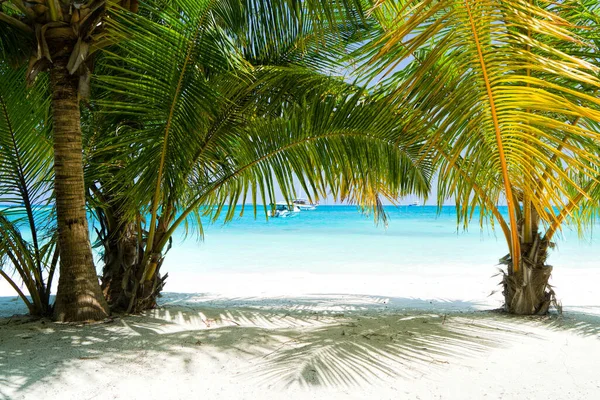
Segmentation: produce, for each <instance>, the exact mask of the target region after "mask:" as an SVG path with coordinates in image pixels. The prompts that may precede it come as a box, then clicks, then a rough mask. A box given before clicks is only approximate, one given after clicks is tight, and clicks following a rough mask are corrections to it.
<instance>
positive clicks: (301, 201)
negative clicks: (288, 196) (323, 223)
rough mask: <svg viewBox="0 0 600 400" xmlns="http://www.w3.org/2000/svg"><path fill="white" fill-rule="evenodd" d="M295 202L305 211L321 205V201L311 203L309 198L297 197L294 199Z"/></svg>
mask: <svg viewBox="0 0 600 400" xmlns="http://www.w3.org/2000/svg"><path fill="white" fill-rule="evenodd" d="M293 203H294V205H295V206H297V207H298V208H299V209H301V210H304V211H312V210H316V209H317V206H318V205H319V203H311V202H310V201H308V200H307V199H295V200H294V201H293Z"/></svg>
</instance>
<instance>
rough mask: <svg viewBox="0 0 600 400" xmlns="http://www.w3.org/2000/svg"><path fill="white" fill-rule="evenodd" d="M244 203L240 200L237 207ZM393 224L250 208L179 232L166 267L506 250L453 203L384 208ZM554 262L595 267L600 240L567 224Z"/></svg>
mask: <svg viewBox="0 0 600 400" xmlns="http://www.w3.org/2000/svg"><path fill="white" fill-rule="evenodd" d="M239 209H240V207H238V210H239ZM386 212H387V214H388V217H389V220H388V225H387V227H385V226H383V225H382V224H379V225H376V224H375V223H374V221H373V218H372V217H369V216H365V215H362V214H361V213H360V212H359V211H358V210H357V208H356V207H354V206H324V205H321V206H319V207H318V208H317V210H315V211H302V212H301V213H299V214H298V215H297V216H295V217H293V218H272V219H270V220H269V221H265V219H264V216H262V214H260V213H259V216H258V218H257V219H254V216H253V213H252V210H251V209H247V211H246V213H245V214H244V216H243V217H241V218H236V219H234V220H233V221H232V222H230V223H228V224H223V223H222V221H221V222H217V223H215V224H211V225H207V226H205V227H204V229H205V237H204V240H203V241H200V240H198V239H197V237H196V236H193V235H189V236H188V237H187V239H185V240H184V236H185V233H184V230H183V229H180V230H179V232H178V234H177V235H176V237H175V240H174V243H173V248H172V249H171V251H170V252H169V254H168V255H167V258H166V260H165V264H164V269H165V271H178V270H188V271H190V272H191V271H194V272H197V273H202V272H258V271H265V272H268V271H273V272H275V271H277V272H284V271H286V272H287V271H289V272H299V271H302V272H327V273H390V272H410V271H411V270H418V269H419V268H422V267H427V268H428V269H429V268H437V267H439V268H445V267H463V268H465V267H467V268H468V267H470V266H473V267H476V266H481V265H485V266H488V267H489V266H493V265H496V264H497V263H498V259H499V258H500V257H502V256H504V255H505V254H506V253H507V247H506V244H505V242H504V237H503V235H502V232H501V231H500V230H499V229H498V230H497V231H496V232H494V231H492V230H491V229H490V228H489V227H484V228H483V230H482V229H481V228H480V227H479V224H478V221H474V222H473V223H472V225H470V227H469V229H468V231H465V230H464V229H463V228H462V226H461V227H459V228H457V224H456V214H455V208H454V207H453V206H446V207H443V209H442V211H441V212H440V213H438V211H437V208H436V207H434V206H413V207H409V206H399V207H393V206H388V207H386ZM557 245H558V246H557V248H556V249H555V250H554V251H553V253H552V255H551V257H550V260H549V263H550V264H553V265H556V266H559V265H560V267H561V268H562V267H567V268H568V267H575V268H591V267H597V266H598V263H597V261H596V260H597V258H598V254H600V242H598V241H597V240H594V239H593V238H591V237H589V236H588V238H587V239H586V240H583V241H582V240H579V238H578V236H577V233H576V232H573V231H571V230H569V229H568V228H566V229H565V231H564V232H563V234H562V236H561V237H560V238H559V237H557Z"/></svg>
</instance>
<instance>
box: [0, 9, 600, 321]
mask: <svg viewBox="0 0 600 400" xmlns="http://www.w3.org/2000/svg"><path fill="white" fill-rule="evenodd" d="M0 16H1V19H2V31H1V38H2V44H1V46H2V55H3V61H2V62H3V64H2V67H3V68H4V70H6V71H8V64H11V65H23V61H25V60H27V59H28V58H29V65H28V67H27V70H26V73H25V74H24V75H23V71H22V70H21V72H19V73H12V72H11V73H10V74H8V73H7V74H5V76H3V79H6V81H5V83H6V88H10V91H9V92H3V104H4V109H3V111H4V113H3V130H2V133H3V134H4V137H3V140H5V141H8V140H13V143H12V146H11V145H10V142H6V143H8V144H9V146H3V150H4V151H5V154H4V157H5V159H6V160H8V159H9V158H11V159H12V158H14V157H16V159H17V161H16V163H15V162H12V163H8V164H6V165H8V166H9V169H6V171H5V172H4V173H6V176H7V179H6V180H4V179H3V182H2V184H3V185H4V188H3V189H4V190H5V193H7V195H8V193H17V195H18V198H19V200H17V202H18V203H23V204H24V207H25V214H26V215H27V218H26V220H27V224H28V226H29V229H30V230H31V231H32V232H34V234H33V237H32V239H31V245H30V244H25V239H23V236H22V235H21V234H20V233H19V231H18V229H17V228H16V225H15V224H14V223H13V222H11V221H10V220H9V219H6V226H7V228H8V229H7V230H6V232H7V236H6V239H5V245H4V247H3V249H4V250H3V254H5V255H6V257H8V259H11V265H12V267H13V268H15V269H16V270H17V271H18V273H19V276H20V277H21V279H23V280H24V281H25V282H26V287H27V288H28V291H29V294H30V295H31V297H32V299H33V298H34V297H36V298H38V300H32V301H33V303H31V304H30V305H31V307H30V310H32V312H36V313H41V314H43V313H47V312H48V311H49V305H48V304H47V302H48V300H47V299H48V295H49V291H48V289H47V287H48V282H47V281H51V280H52V277H53V275H54V268H55V267H54V265H56V262H57V260H58V259H60V271H59V272H60V273H59V289H58V295H57V300H56V303H55V305H54V313H55V316H56V318H57V319H58V320H93V319H102V318H104V317H105V316H106V315H108V303H107V302H106V299H105V295H106V297H107V298H108V300H109V302H110V303H111V304H112V305H113V307H115V308H116V309H121V310H126V311H129V312H132V311H141V310H144V309H147V308H152V307H154V306H155V305H156V296H157V295H158V294H159V293H160V290H161V288H162V286H163V284H164V278H165V277H164V276H161V275H160V266H161V263H162V261H163V259H164V256H165V254H166V252H167V251H168V249H169V246H170V239H171V237H172V235H173V232H174V231H175V229H176V228H177V227H178V226H180V225H182V224H185V223H186V221H188V220H189V218H192V217H193V218H194V219H195V221H196V224H195V225H196V226H200V227H201V226H202V225H201V222H202V221H201V219H202V218H203V217H204V218H205V219H206V220H208V221H210V220H214V219H216V218H218V216H219V215H220V213H221V212H222V210H223V209H224V208H226V209H227V210H228V211H227V219H231V218H232V217H233V216H234V215H233V213H234V210H235V209H234V207H226V206H232V205H235V204H236V203H237V202H238V201H240V200H242V201H243V202H245V200H246V196H250V198H251V200H252V203H253V204H254V214H255V215H256V214H257V208H256V206H257V205H258V204H260V203H262V204H263V205H266V204H268V203H270V202H273V201H274V188H275V187H276V186H278V187H279V188H280V189H281V191H282V193H283V195H284V196H285V197H286V198H288V199H289V198H291V197H292V196H293V194H294V192H295V191H296V189H297V186H298V184H297V183H296V182H299V186H300V187H301V188H302V189H303V191H305V192H306V193H307V194H308V195H309V197H311V198H314V199H318V198H319V197H322V196H326V195H327V193H328V191H330V192H331V193H332V194H333V196H334V197H335V198H337V199H340V200H349V201H351V202H355V203H357V204H359V205H360V206H361V207H363V208H365V209H366V208H373V209H374V211H375V214H376V215H379V216H382V215H383V214H382V213H381V210H380V208H379V205H380V204H381V203H380V201H381V197H387V198H389V199H390V200H392V201H394V200H395V199H397V198H399V197H400V196H402V195H406V194H408V193H417V194H419V195H421V196H426V195H427V193H428V189H429V184H430V183H429V182H430V180H431V178H432V171H435V172H436V174H437V182H438V190H437V193H438V201H439V203H440V204H442V202H443V201H444V200H445V199H446V198H453V199H455V201H456V204H457V221H458V223H459V224H463V225H464V226H467V224H468V223H469V221H470V220H471V219H472V217H473V213H474V212H475V210H479V212H480V215H479V221H480V224H481V225H483V224H484V223H486V221H489V222H490V223H491V224H498V225H499V226H500V228H501V230H502V232H503V234H504V236H505V238H506V240H507V243H508V247H509V256H507V257H505V258H504V259H503V262H504V263H505V264H507V266H508V270H507V273H506V275H505V278H504V293H505V299H506V309H507V311H509V312H512V313H517V314H536V313H541V314H543V313H545V312H547V310H548V308H549V306H550V304H551V303H552V302H553V301H554V297H553V292H552V290H551V289H550V288H549V287H548V279H549V276H550V272H551V267H549V266H547V265H546V259H547V256H548V249H549V247H551V243H552V238H553V235H554V234H555V233H556V232H557V231H558V230H559V229H560V227H561V226H562V224H564V223H572V224H575V225H577V226H578V227H580V228H581V229H583V228H584V227H586V226H589V224H590V223H591V222H593V220H594V216H595V210H596V209H597V199H598V196H596V195H595V192H596V191H597V184H596V183H597V170H598V154H599V152H598V150H599V149H598V137H597V135H598V133H597V132H598V122H599V121H600V111H599V105H600V101H599V100H598V98H597V96H596V93H597V92H596V90H597V88H598V86H599V85H600V81H599V80H598V78H597V75H598V71H599V69H598V66H597V60H596V58H595V56H594V54H595V51H596V49H597V45H598V36H597V35H598V34H597V31H596V30H594V29H592V26H593V24H595V23H597V22H598V17H597V9H595V6H594V4H592V2H578V1H573V2H563V3H561V4H560V5H555V4H545V3H544V4H537V3H535V4H534V3H528V2H520V1H509V2H505V1H502V2H500V1H493V0H486V1H477V2H469V1H467V2H454V1H441V2H439V1H438V2H432V1H382V2H377V3H375V4H368V3H362V2H358V1H357V2H343V3H330V2H325V1H308V2H302V3H297V2H293V1H289V2H288V1H283V0H282V1H281V2H280V3H277V4H266V3H263V2H248V3H245V2H240V1H216V2H192V1H184V0H180V1H173V2H167V3H163V2H147V3H142V4H138V3H137V2H125V3H123V4H117V3H113V2H104V1H96V2H90V3H86V4H79V3H77V4H76V3H73V4H71V3H69V2H66V3H65V2H58V1H48V2H43V3H35V4H33V3H31V4H29V3H22V2H20V1H14V2H12V1H11V2H3V3H2V13H1V14H0ZM325 43H326V44H327V47H326V49H327V50H326V51H324V50H323V49H324V44H325ZM348 52H350V54H348ZM30 54H33V55H31V56H30ZM354 66H356V71H357V76H360V79H358V80H357V82H355V83H353V84H350V83H347V82H345V81H344V80H343V79H342V77H341V76H339V74H338V77H335V76H333V75H335V72H336V71H339V70H340V69H341V70H345V71H348V70H350V71H351V70H353V68H354ZM46 70H49V72H50V73H49V74H48V77H47V78H46V77H45V76H44V75H45V73H44V71H46ZM19 74H21V75H20V76H21V77H23V78H19ZM382 74H383V75H384V79H383V80H382V82H381V83H380V84H378V85H376V86H373V85H372V81H373V80H375V79H381V76H382ZM19 79H21V80H19ZM46 80H47V82H46ZM38 81H39V82H38ZM25 82H27V83H28V84H29V85H32V84H34V83H35V85H34V87H33V88H31V89H29V91H27V92H25V89H24V84H25ZM4 90H7V89H4ZM23 93H26V94H24V95H23ZM29 93H31V94H29ZM48 96H49V97H48ZM28 98H29V99H30V100H31V103H29V104H28V105H27V107H28V108H25V107H21V106H20V102H22V101H23V100H24V99H28ZM49 98H52V101H51V102H50V101H49V100H48V99H49ZM84 98H89V100H87V101H88V103H87V106H86V107H85V108H84V109H83V112H82V113H80V111H79V110H80V106H79V102H80V100H81V99H84ZM15 99H16V100H15ZM11 101H12V104H11V103H10V102H11ZM38 104H42V105H41V106H39V105H38ZM27 109H31V110H33V115H32V113H31V112H30V113H27V112H25V110H27ZM11 113H14V116H13V115H12V114H11ZM28 118H29V119H28ZM13 121H17V122H18V123H15V122H13ZM13 126H14V127H17V128H19V129H21V131H19V130H18V129H14V128H13ZM20 127H22V128H20ZM82 129H83V132H84V134H85V135H82ZM49 132H52V135H51V139H50V138H49ZM18 135H22V136H20V137H19V138H18V140H21V141H23V142H24V143H28V144H30V145H31V146H35V147H36V148H39V149H40V150H39V152H37V151H36V152H33V153H35V154H31V153H32V152H28V153H27V157H32V159H31V161H29V160H25V158H23V155H21V154H20V150H19V148H20V146H18V145H16V144H15V143H17V142H16V140H17V136H18ZM83 136H85V147H86V148H85V159H84V157H83V156H82V155H83V154H84V153H83ZM38 142H39V143H38ZM50 143H51V144H52V148H53V153H54V163H53V171H54V174H53V175H52V172H51V171H49V170H48V168H49V166H50V164H49V161H48V157H49V154H51V152H50V150H49V148H48V146H49V144H50ZM43 146H45V147H43ZM42 149H43V150H42ZM17 156H18V157H17ZM19 157H21V158H23V161H19ZM23 162H31V163H37V164H36V165H38V164H39V166H36V167H32V168H31V169H30V168H24V164H23ZM84 163H85V170H86V178H85V179H86V184H87V188H88V189H89V193H88V195H87V198H88V204H89V206H90V208H91V209H93V210H95V212H96V218H97V219H98V220H99V221H100V227H101V228H100V230H99V240H100V243H99V245H101V246H103V252H104V261H105V266H104V271H103V282H102V287H103V290H104V295H103V293H102V291H101V289H100V286H99V285H98V283H97V279H96V276H95V269H94V266H93V262H92V252H91V251H92V250H91V246H90V243H89V237H88V228H87V220H86V215H85V197H86V187H85V184H84V179H83V171H84ZM50 176H52V178H50ZM8 177H9V178H10V180H9V179H8ZM50 179H52V180H53V185H52V186H50V185H48V182H49V180H50ZM296 179H297V181H296ZM5 183H6V184H5ZM499 183H501V185H499ZM40 188H43V189H40ZM50 188H52V196H51V199H52V200H51V202H50V203H51V204H52V205H56V227H57V232H58V234H57V240H58V248H59V249H60V257H58V253H57V252H56V251H54V250H55V247H54V246H55V245H54V244H53V241H52V238H53V237H54V236H53V235H52V234H51V231H49V233H48V235H47V238H48V239H47V242H46V241H44V242H43V243H42V242H41V241H40V240H38V238H37V235H36V233H35V232H36V231H37V229H36V228H35V220H36V216H35V207H34V206H35V205H36V204H35V198H37V197H39V196H40V193H41V192H45V193H46V194H48V193H50ZM149 188H152V189H151V190H149ZM32 191H33V193H32ZM45 197H48V195H46V196H45ZM3 201H4V196H3ZM502 201H506V203H507V205H508V208H509V213H508V221H506V220H505V218H504V217H503V216H502V215H501V214H500V213H499V212H498V209H497V205H498V204H499V203H501V202H502ZM146 213H148V214H149V220H148V221H146V220H145V215H146ZM50 225H51V224H50ZM9 233H10V235H9ZM18 248H23V249H25V248H26V249H27V252H26V254H29V256H28V257H27V258H25V259H24V260H20V259H17V258H16V257H15V255H16V254H17V253H16V250H15V249H18ZM15 261H16V262H17V263H16V264H15ZM44 268H46V272H44ZM40 271H42V272H41V273H40ZM3 275H4V276H5V277H6V273H3ZM44 276H46V277H45V278H44ZM21 294H22V297H23V298H25V297H26V296H25V293H21ZM43 299H46V300H43Z"/></svg>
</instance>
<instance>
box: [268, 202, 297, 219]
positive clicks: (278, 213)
mask: <svg viewBox="0 0 600 400" xmlns="http://www.w3.org/2000/svg"><path fill="white" fill-rule="evenodd" d="M299 212H300V207H298V206H297V205H295V204H287V203H275V204H271V211H270V212H269V216H270V217H272V218H289V217H295V216H296V215H298V213H299Z"/></svg>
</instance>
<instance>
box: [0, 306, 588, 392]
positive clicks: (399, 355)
mask: <svg viewBox="0 0 600 400" xmlns="http://www.w3.org/2000/svg"><path fill="white" fill-rule="evenodd" d="M372 300H373V301H374V302H375V301H376V299H375V298H374V299H372ZM293 304H294V302H292V303H290V305H289V306H288V308H287V309H286V308H285V307H280V308H274V309H271V310H268V309H262V308H256V307H247V306H246V307H223V305H219V304H213V303H211V304H208V303H203V304H198V303H196V304H195V305H194V306H190V305H187V304H179V305H177V304H174V305H170V306H168V307H163V308H161V309H156V310H152V311H150V312H147V313H145V314H143V315H137V316H129V317H125V318H115V319H114V320H113V321H112V323H102V324H93V325H84V326H74V325H65V324H53V323H49V322H45V321H43V320H36V321H33V322H31V320H27V319H19V318H13V319H11V320H7V319H4V320H0V399H9V398H14V397H16V396H17V395H21V396H26V395H27V394H28V392H29V391H34V390H36V388H38V389H39V387H40V386H39V385H45V384H49V383H52V384H63V383H64V384H67V381H64V382H63V380H65V379H68V377H69V376H72V374H75V373H85V374H95V371H99V370H101V371H103V372H102V374H101V375H102V376H103V378H102V379H108V380H111V379H121V381H123V379H125V381H126V377H125V378H123V377H117V376H116V375H115V376H114V377H112V378H111V376H112V375H111V374H119V373H122V371H123V369H120V370H115V369H114V368H113V367H112V366H114V365H115V364H119V365H123V366H126V365H130V364H137V365H141V366H142V367H143V368H142V369H141V370H140V369H139V368H136V369H135V370H136V371H137V372H135V373H136V374H139V373H140V371H143V374H147V377H148V379H152V377H153V376H155V375H156V374H157V373H159V372H160V371H161V370H162V369H163V368H174V367H177V366H179V367H183V368H184V370H185V371H186V373H189V374H191V375H193V374H196V373H201V372H199V371H202V370H201V369H198V368H200V366H201V365H206V363H209V364H214V365H215V369H216V368H218V367H219V366H222V367H226V368H228V370H229V371H228V374H232V376H234V377H235V380H236V381H240V382H249V383H251V384H252V386H259V387H280V388H283V389H286V388H290V387H301V388H302V387H304V388H308V387H322V388H333V389H344V388H352V387H357V386H366V385H373V384H380V383H382V382H386V381H388V380H389V381H391V380H394V379H398V378H421V377H424V378H426V379H431V378H435V376H436V374H437V373H441V372H443V371H444V370H445V369H447V368H450V367H453V366H457V365H461V364H467V363H468V361H469V358H471V357H481V356H485V354H486V352H489V351H491V350H493V349H495V348H501V347H509V346H511V344H512V343H514V342H515V340H517V341H518V340H519V339H518V338H519V337H522V336H528V337H532V336H536V335H538V334H539V333H540V331H539V330H537V329H531V328H532V327H533V328H538V327H542V328H547V329H549V330H553V329H569V330H571V331H572V332H574V333H576V334H578V335H586V336H591V335H598V332H599V331H600V317H593V318H592V317H589V316H588V317H586V318H587V319H585V318H583V317H582V316H581V315H575V316H574V317H573V320H572V321H571V320H570V321H569V324H565V322H564V318H563V320H562V322H561V319H557V318H554V319H550V320H544V321H541V322H540V321H539V320H535V321H534V320H532V321H527V320H523V319H514V318H511V317H508V316H505V315H499V314H490V313H484V312H482V313H468V314H460V313H450V314H442V313H432V312H431V311H429V310H421V311H418V310H417V311H415V310H412V311H405V312H402V311H401V310H395V311H385V310H382V309H371V311H368V312H364V311H362V312H356V313H354V312H352V310H351V311H350V312H343V313H342V312H339V311H335V312H325V311H319V312H315V311H311V310H310V307H308V305H306V306H305V307H304V308H302V309H300V310H298V309H294V307H293ZM569 315H571V314H569ZM589 318H592V319H591V320H590V319H589ZM5 327H8V328H9V329H3V328H5ZM44 349H45V350H46V351H44ZM47 350H51V351H47ZM232 359H235V360H237V361H236V363H234V364H230V363H229V362H227V361H226V360H232ZM157 360H161V361H160V362H157ZM224 360H225V361H224ZM167 361H168V362H169V363H170V364H168V365H167V364H165V363H166V362H167ZM221 364H222V365H221ZM111 371H113V372H111ZM114 371H116V372H114ZM118 371H121V372H118ZM122 378H123V379H122Z"/></svg>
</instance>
